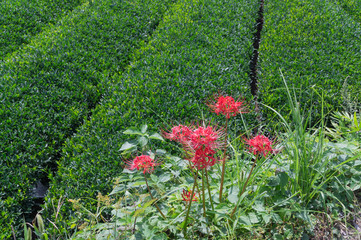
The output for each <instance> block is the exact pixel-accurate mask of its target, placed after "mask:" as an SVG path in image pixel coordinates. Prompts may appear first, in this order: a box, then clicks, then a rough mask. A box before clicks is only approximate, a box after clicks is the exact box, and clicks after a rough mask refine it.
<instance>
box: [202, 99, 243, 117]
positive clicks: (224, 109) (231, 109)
mask: <svg viewBox="0 0 361 240" xmlns="http://www.w3.org/2000/svg"><path fill="white" fill-rule="evenodd" d="M207 105H208V107H210V108H211V109H212V110H213V112H215V113H216V114H217V115H219V114H220V113H221V114H223V115H225V116H226V118H230V117H231V116H236V115H237V114H238V113H247V112H248V110H247V105H246V104H245V103H244V102H243V101H241V102H236V101H235V100H234V98H233V97H230V96H227V97H224V96H218V97H215V101H214V102H213V103H207Z"/></svg>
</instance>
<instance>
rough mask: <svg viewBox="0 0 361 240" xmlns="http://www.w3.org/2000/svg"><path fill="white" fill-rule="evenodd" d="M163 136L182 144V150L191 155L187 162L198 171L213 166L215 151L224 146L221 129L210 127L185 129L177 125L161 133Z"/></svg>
mask: <svg viewBox="0 0 361 240" xmlns="http://www.w3.org/2000/svg"><path fill="white" fill-rule="evenodd" d="M163 136H164V137H165V138H168V139H170V140H173V141H177V142H179V143H181V144H183V147H184V149H185V150H187V152H188V153H190V154H191V155H192V157H191V159H189V160H190V161H191V162H192V163H193V165H194V167H196V168H198V169H203V168H208V167H211V166H213V165H214V164H215V163H216V162H217V160H216V159H215V157H214V154H215V153H216V151H215V150H216V149H219V148H222V147H223V145H224V141H223V139H224V132H223V129H216V128H214V127H211V126H205V127H201V126H199V127H194V126H191V127H187V126H183V125H178V126H175V127H173V128H172V129H171V132H169V133H167V132H165V131H163Z"/></svg>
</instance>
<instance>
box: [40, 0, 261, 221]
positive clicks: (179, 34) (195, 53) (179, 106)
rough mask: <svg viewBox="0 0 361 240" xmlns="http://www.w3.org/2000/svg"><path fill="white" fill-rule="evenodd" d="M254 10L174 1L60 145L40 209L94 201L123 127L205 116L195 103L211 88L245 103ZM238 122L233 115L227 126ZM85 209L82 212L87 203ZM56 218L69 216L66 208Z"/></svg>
mask: <svg viewBox="0 0 361 240" xmlns="http://www.w3.org/2000/svg"><path fill="white" fill-rule="evenodd" d="M257 10H258V2H256V1H248V0H242V1H236V0H232V1H229V0H227V1H226V0H222V1H213V0H200V1H190V0H181V1H179V2H178V3H177V4H175V5H174V7H173V8H172V9H171V10H170V11H169V12H168V14H167V15H166V16H165V17H164V20H163V22H161V24H160V25H159V27H158V29H157V31H156V33H155V34H154V35H153V37H152V40H151V41H150V43H149V44H148V45H144V47H143V48H142V49H141V50H139V51H138V52H137V54H136V56H135V59H134V60H133V61H132V63H131V65H130V66H129V68H128V70H127V71H126V72H125V73H124V74H123V75H122V76H120V77H118V78H116V80H115V81H114V83H115V84H114V85H113V87H112V89H111V91H109V92H107V94H106V95H105V96H104V100H103V101H102V102H101V104H100V105H99V106H98V107H97V108H96V109H95V110H94V112H93V115H92V119H91V120H90V121H88V122H87V123H86V124H85V125H83V126H82V128H81V129H80V130H79V132H78V133H77V134H76V135H74V136H73V137H72V138H71V139H68V140H67V141H66V143H65V147H64V148H63V158H62V159H61V161H60V162H59V170H58V174H57V175H55V176H53V177H52V187H51V189H50V193H49V195H48V197H47V200H46V205H47V207H48V208H50V206H51V205H52V204H51V201H53V202H57V199H58V198H59V197H60V196H65V197H68V198H72V199H77V198H95V196H96V194H97V192H98V191H100V192H102V193H107V192H108V191H109V190H110V189H111V188H112V181H113V178H114V177H115V176H117V175H119V174H120V173H121V171H122V168H123V159H122V157H121V156H120V152H119V151H118V150H119V149H120V148H121V146H122V144H123V143H124V141H125V140H126V138H125V137H124V135H123V134H122V131H123V130H124V129H125V128H127V127H129V126H136V125H138V126H139V125H140V124H141V123H143V122H147V123H148V125H149V128H150V131H158V129H159V127H161V126H164V125H163V124H164V122H171V121H179V122H181V123H183V122H186V121H190V120H194V119H195V118H196V117H200V116H201V112H202V111H203V112H204V113H205V117H206V118H208V119H210V116H211V114H210V113H208V109H207V110H205V109H206V106H205V105H204V104H203V103H204V101H205V100H206V99H207V98H209V97H211V95H212V94H213V93H216V92H217V91H219V90H223V91H225V92H227V93H232V94H233V95H234V96H235V97H237V96H239V95H245V97H247V98H248V99H249V98H250V97H251V96H250V91H249V84H248V82H249V79H248V69H249V59H250V55H251V53H252V50H253V49H252V37H253V29H254V24H255V17H256V15H257ZM213 120H214V119H213ZM240 123H241V117H240V116H239V117H238V118H237V119H236V120H235V121H234V122H232V123H231V124H237V126H240ZM233 126H234V125H233ZM238 130H240V129H238ZM235 133H236V132H234V134H235ZM237 133H238V132H237ZM85 205H86V206H87V207H89V206H90V205H91V201H88V200H86V203H85ZM62 213H63V214H65V215H66V216H67V217H68V218H69V216H68V215H69V212H68V207H67V206H63V209H62Z"/></svg>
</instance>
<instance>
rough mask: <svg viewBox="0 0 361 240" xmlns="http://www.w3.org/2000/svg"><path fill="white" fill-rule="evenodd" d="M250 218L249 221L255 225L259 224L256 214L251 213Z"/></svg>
mask: <svg viewBox="0 0 361 240" xmlns="http://www.w3.org/2000/svg"><path fill="white" fill-rule="evenodd" d="M248 216H249V220H250V221H251V223H253V224H256V223H259V219H258V217H257V215H256V214H255V213H254V212H251V213H249V214H248Z"/></svg>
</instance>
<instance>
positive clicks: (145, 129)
mask: <svg viewBox="0 0 361 240" xmlns="http://www.w3.org/2000/svg"><path fill="white" fill-rule="evenodd" d="M147 129H148V126H147V124H144V125H142V127H141V132H142V133H143V134H144V133H146V132H147Z"/></svg>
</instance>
